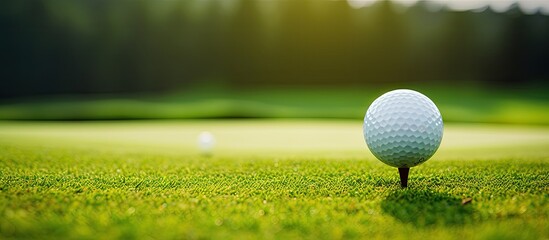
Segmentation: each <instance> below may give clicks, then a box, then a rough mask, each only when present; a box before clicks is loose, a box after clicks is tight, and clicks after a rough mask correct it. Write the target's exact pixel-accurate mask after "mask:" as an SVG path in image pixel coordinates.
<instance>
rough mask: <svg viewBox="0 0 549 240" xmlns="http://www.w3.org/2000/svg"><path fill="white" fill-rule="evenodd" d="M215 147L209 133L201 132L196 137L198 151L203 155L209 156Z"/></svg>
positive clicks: (212, 137)
mask: <svg viewBox="0 0 549 240" xmlns="http://www.w3.org/2000/svg"><path fill="white" fill-rule="evenodd" d="M214 146H215V138H214V136H213V135H212V134H211V133H210V132H201V133H200V135H198V149H200V152H201V153H202V154H204V155H210V154H211V153H212V151H213V148H214Z"/></svg>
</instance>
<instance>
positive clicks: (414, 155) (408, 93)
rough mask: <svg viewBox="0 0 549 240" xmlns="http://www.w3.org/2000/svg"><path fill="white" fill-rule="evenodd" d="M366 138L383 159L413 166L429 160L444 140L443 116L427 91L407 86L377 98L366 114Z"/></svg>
mask: <svg viewBox="0 0 549 240" xmlns="http://www.w3.org/2000/svg"><path fill="white" fill-rule="evenodd" d="M363 131H364V139H365V140H366V144H367V145H368V148H369V149H370V151H372V153H373V154H374V156H376V157H377V158H378V159H379V160H381V161H382V162H384V163H385V164H388V165H390V166H393V167H398V168H410V167H413V166H417V165H419V164H421V163H423V162H425V161H427V160H428V159H429V158H430V157H431V156H433V154H434V153H435V152H436V150H437V149H438V147H439V146H440V142H441V141H442V132H443V123H442V116H441V115H440V111H439V110H438V108H437V107H436V105H435V104H434V103H433V101H431V100H430V99H429V98H428V97H426V96H425V95H423V94H421V93H419V92H416V91H413V90H406V89H399V90H394V91H390V92H388V93H385V94H383V95H381V96H380V97H379V98H377V99H376V100H375V101H374V102H373V103H372V105H370V107H369V108H368V111H366V116H364V126H363Z"/></svg>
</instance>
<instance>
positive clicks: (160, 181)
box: [0, 120, 549, 239]
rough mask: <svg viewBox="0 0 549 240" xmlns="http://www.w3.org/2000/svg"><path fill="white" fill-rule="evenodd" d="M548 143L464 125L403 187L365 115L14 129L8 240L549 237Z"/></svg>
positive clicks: (3, 212) (5, 176) (10, 131)
mask: <svg viewBox="0 0 549 240" xmlns="http://www.w3.org/2000/svg"><path fill="white" fill-rule="evenodd" d="M203 130H208V131H211V132H212V133H213V134H214V135H215V136H216V140H217V146H216V149H215V152H214V154H213V156H212V157H204V156H200V155H199V153H198V151H197V150H196V147H195V143H196V137H197V135H198V133H199V132H201V131H203ZM548 149H549V128H547V127H543V126H537V127H523V126H508V125H457V124H450V125H447V126H446V128H445V135H444V140H443V144H442V146H441V148H440V149H439V151H438V152H437V154H436V155H435V156H434V157H433V158H432V159H431V160H429V161H427V162H426V163H425V164H423V165H421V166H418V167H415V168H412V169H411V172H410V182H409V188H408V189H400V187H399V184H398V173H397V170H396V169H395V168H391V167H388V166H386V165H383V164H382V163H381V162H379V161H377V160H375V159H374V158H373V156H372V155H371V154H370V153H369V151H368V150H367V148H366V146H365V144H364V141H363V139H362V133H361V122H360V121H307V120H300V121H297V120H296V121H282V120H278V121H277V120H253V121H252V120H246V121H150V122H84V123H71V122H64V123H56V122H46V123H41V122H0V238H2V239H10V238H18V239H20V238H46V239H60V238H77V239H97V238H115V239H116V238H120V239H131V238H137V239H149V238H154V239H158V238H160V239H165V238H167V239H210V238H218V239H227V238H230V239H258V238H261V239H287V238H304V239H349V238H362V239H369V238H383V239H408V238H411V239H426V238H429V239H446V238H447V239H544V238H547V236H549V228H547V226H548V225H549V221H548V217H549V205H548V201H549V150H548ZM466 198H472V202H471V203H469V204H465V205H462V204H461V203H462V200H463V199H466Z"/></svg>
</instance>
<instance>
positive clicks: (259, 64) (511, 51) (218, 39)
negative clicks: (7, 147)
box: [0, 0, 549, 98]
mask: <svg viewBox="0 0 549 240" xmlns="http://www.w3.org/2000/svg"><path fill="white" fill-rule="evenodd" d="M426 4H427V3H426V2H418V3H417V4H415V5H413V6H411V7H409V8H403V7H402V6H400V5H397V4H393V3H392V2H390V1H380V2H377V3H375V4H374V5H372V6H370V7H367V8H361V9H353V8H351V7H349V5H348V4H347V3H346V2H345V1H317V0H291V1H254V0H157V1H152V0H150V1H146V0H134V1H129V0H117V1H113V0H28V1H26V0H24V1H22V0H5V1H1V2H0V32H1V33H2V34H1V37H0V48H1V49H0V61H1V64H0V70H1V71H0V77H1V79H2V80H1V86H0V96H1V97H2V98H7V97H17V96H27V95H35V94H57V93H117V92H147V91H165V90H174V89H185V88H188V87H190V86H193V85H196V84H201V83H205V82H214V83H218V84H224V85H226V86H229V87H247V86H264V85H284V86H297V85H304V86H308V85H312V84H315V85H326V86H334V85H337V86H355V85H368V84H383V83H399V82H407V83H408V82H433V83H437V84H448V85H450V84H480V85H490V86H493V85H496V86H509V87H517V86H539V84H542V85H545V82H546V81H548V80H549V67H548V65H547V63H548V62H549V59H548V57H549V16H546V15H542V14H541V13H537V14H533V15H525V14H523V13H522V12H521V11H520V9H519V8H518V7H517V6H516V5H515V6H514V7H512V8H511V9H509V10H508V11H507V12H505V13H496V12H494V11H492V10H490V9H489V8H488V9H486V10H484V11H480V12H472V11H467V12H453V11H447V10H445V9H442V10H440V11H430V10H429V9H428V7H426Z"/></svg>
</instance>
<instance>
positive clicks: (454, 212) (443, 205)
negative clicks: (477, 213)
mask: <svg viewBox="0 0 549 240" xmlns="http://www.w3.org/2000/svg"><path fill="white" fill-rule="evenodd" d="M381 209H382V210H383V212H385V213H387V214H389V215H391V216H393V217H394V218H396V219H398V220H399V221H401V222H404V223H410V224H413V225H415V226H417V227H426V226H433V225H462V224H466V223H471V222H472V219H473V207H472V206H471V204H467V205H461V199H460V198H458V197H455V196H451V195H449V194H445V193H436V192H432V191H426V190H414V189H399V190H396V191H394V192H392V193H391V194H389V195H388V196H387V197H386V198H385V200H384V201H383V202H382V203H381Z"/></svg>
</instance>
